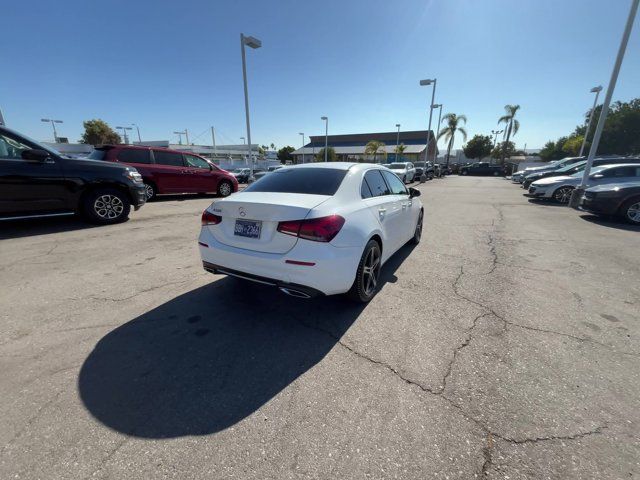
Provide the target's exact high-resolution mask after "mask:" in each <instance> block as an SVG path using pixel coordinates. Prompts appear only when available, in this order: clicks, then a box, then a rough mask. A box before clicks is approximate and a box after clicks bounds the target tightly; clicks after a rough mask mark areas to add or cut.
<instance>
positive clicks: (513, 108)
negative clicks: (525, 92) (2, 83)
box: [498, 105, 520, 163]
mask: <svg viewBox="0 0 640 480" xmlns="http://www.w3.org/2000/svg"><path fill="white" fill-rule="evenodd" d="M518 110H520V105H505V106H504V111H505V112H506V115H503V116H502V117H500V118H499V119H498V125H500V124H501V123H504V124H505V128H506V130H507V131H506V137H505V142H509V141H510V140H511V135H514V136H515V134H516V133H518V130H520V122H519V121H518V120H516V118H515V116H516V113H518ZM506 150H507V149H506V148H505V149H503V151H504V152H506ZM504 159H505V157H501V158H500V160H501V162H502V163H504Z"/></svg>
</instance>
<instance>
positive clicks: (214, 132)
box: [211, 127, 216, 161]
mask: <svg viewBox="0 0 640 480" xmlns="http://www.w3.org/2000/svg"><path fill="white" fill-rule="evenodd" d="M211 141H212V142H213V156H212V157H211V160H212V161H213V159H214V158H215V157H216V131H215V130H214V129H213V127H211Z"/></svg>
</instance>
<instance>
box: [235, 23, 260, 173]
mask: <svg viewBox="0 0 640 480" xmlns="http://www.w3.org/2000/svg"><path fill="white" fill-rule="evenodd" d="M245 45H246V46H248V47H251V48H253V49H257V48H260V47H261V46H262V42H261V41H260V40H258V39H257V38H255V37H245V36H244V34H243V33H241V34H240V49H241V50H242V80H243V81H244V113H245V117H246V119H247V139H248V140H249V143H248V145H249V147H248V153H249V157H248V158H249V160H250V161H251V166H250V167H249V168H250V170H249V176H251V177H252V176H253V159H252V157H251V122H250V121H249V88H248V87H247V59H246V56H245V53H244V50H245V48H244V47H245Z"/></svg>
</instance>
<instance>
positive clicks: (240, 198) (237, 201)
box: [207, 192, 331, 254]
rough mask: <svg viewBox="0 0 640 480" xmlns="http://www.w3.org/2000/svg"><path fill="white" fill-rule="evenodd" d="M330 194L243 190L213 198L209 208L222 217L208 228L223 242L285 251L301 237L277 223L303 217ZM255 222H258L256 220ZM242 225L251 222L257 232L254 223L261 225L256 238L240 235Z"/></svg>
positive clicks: (264, 250)
mask: <svg viewBox="0 0 640 480" xmlns="http://www.w3.org/2000/svg"><path fill="white" fill-rule="evenodd" d="M329 198H331V197H330V196H327V195H306V194H297V193H270V192H243V193H240V194H237V195H233V196H232V197H229V198H226V199H224V200H220V201H218V202H214V204H213V205H212V206H211V207H210V208H209V210H210V211H211V212H213V213H215V214H216V215H219V216H221V217H222V221H221V222H220V223H219V224H217V225H212V226H209V227H207V228H209V231H210V232H211V234H212V235H213V236H214V238H215V239H216V240H218V241H219V242H220V243H222V244H224V245H229V246H231V247H237V248H243V249H246V250H252V251H256V252H264V253H280V254H281V253H286V252H288V251H289V250H291V249H292V248H293V247H294V246H295V244H296V242H297V240H298V238H297V237H295V236H292V235H287V234H284V233H280V232H278V231H277V228H278V223H279V222H282V221H286V220H302V219H304V218H306V216H307V215H308V214H309V212H310V211H311V209H312V208H314V207H317V206H318V205H320V204H321V203H323V202H325V201H327V200H328V199H329ZM253 222H256V223H253ZM237 225H240V226H239V227H238V228H239V229H240V230H241V231H242V228H241V227H242V225H250V227H248V228H249V231H244V232H243V233H245V234H247V233H250V234H251V235H255V234H256V232H255V230H256V229H254V228H253V225H255V226H256V227H257V229H259V234H258V236H257V238H254V237H248V236H241V235H239V234H237V231H236V228H237Z"/></svg>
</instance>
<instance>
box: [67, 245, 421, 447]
mask: <svg viewBox="0 0 640 480" xmlns="http://www.w3.org/2000/svg"><path fill="white" fill-rule="evenodd" d="M412 249H413V248H412V247H410V246H406V247H404V248H402V249H401V250H400V251H399V252H397V253H396V255H394V256H393V257H392V258H391V259H390V260H389V261H388V262H387V263H386V264H385V266H384V267H383V270H382V273H381V283H382V286H384V283H386V282H394V281H396V277H395V271H396V270H397V268H398V267H399V266H400V265H401V264H402V262H403V261H404V260H405V259H406V258H407V256H408V255H409V254H410V253H411V251H412ZM364 308H366V306H364V305H361V304H356V303H353V302H350V301H349V300H347V299H345V298H344V297H341V296H332V297H324V298H317V299H311V300H302V299H298V298H293V297H288V296H285V295H284V294H281V293H280V292H278V291H277V290H275V289H273V288H271V287H267V286H263V285H259V284H254V283H247V282H244V281H242V280H238V279H235V278H231V277H225V278H221V279H218V280H217V281H214V282H212V283H210V284H209V285H205V286H203V287H200V288H197V289H195V290H192V291H190V292H187V293H185V294H182V295H180V296H178V297H175V298H173V299H171V300H169V301H168V302H166V303H164V304H163V305H160V306H159V307H157V308H154V309H153V310H151V311H149V312H147V313H145V314H143V315H141V316H139V317H137V318H135V319H133V320H131V321H130V322H127V323H125V324H123V325H122V326H120V327H118V328H116V329H115V330H113V331H111V332H110V333H108V334H107V335H106V336H104V337H103V338H102V339H101V340H100V341H99V342H98V343H97V344H96V346H95V348H94V349H93V351H92V352H91V353H90V355H89V356H88V357H87V359H86V360H85V362H84V364H83V366H82V368H81V371H80V375H79V378H78V389H79V392H80V397H81V398H82V401H83V402H84V405H85V406H86V408H87V409H88V410H89V411H90V412H91V414H92V415H93V416H94V417H95V418H97V419H98V420H99V421H100V422H102V423H103V424H105V425H106V426H108V427H110V428H112V429H114V430H117V431H119V432H122V433H125V434H127V435H131V436H136V437H143V438H173V437H180V436H185V435H207V434H211V433H215V432H219V431H221V430H224V429H226V428H228V427H231V426H233V425H235V424H236V423H238V422H240V421H241V420H243V419H244V418H246V417H248V416H249V415H251V414H252V413H254V412H255V411H256V410H258V409H259V408H260V407H262V406H263V405H264V404H265V403H267V402H268V401H269V400H271V399H272V398H273V397H274V396H276V395H277V394H279V393H280V392H281V391H282V390H284V389H285V388H286V387H287V386H289V385H290V384H291V383H292V382H293V381H295V380H296V379H297V378H298V377H300V376H301V375H302V374H304V373H305V372H307V371H308V370H309V369H311V368H312V367H313V366H314V365H316V364H318V363H319V362H320V361H321V360H322V359H323V358H324V357H325V356H326V355H327V354H328V353H329V351H330V350H331V349H332V348H334V346H335V345H336V343H337V342H338V341H339V339H340V338H341V337H342V336H343V335H344V333H345V332H346V331H347V330H348V329H349V328H350V327H351V325H352V324H353V322H354V321H355V320H356V319H357V318H358V316H359V315H360V314H361V313H362V311H363V309H364ZM317 388H318V389H322V385H318V386H317Z"/></svg>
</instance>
